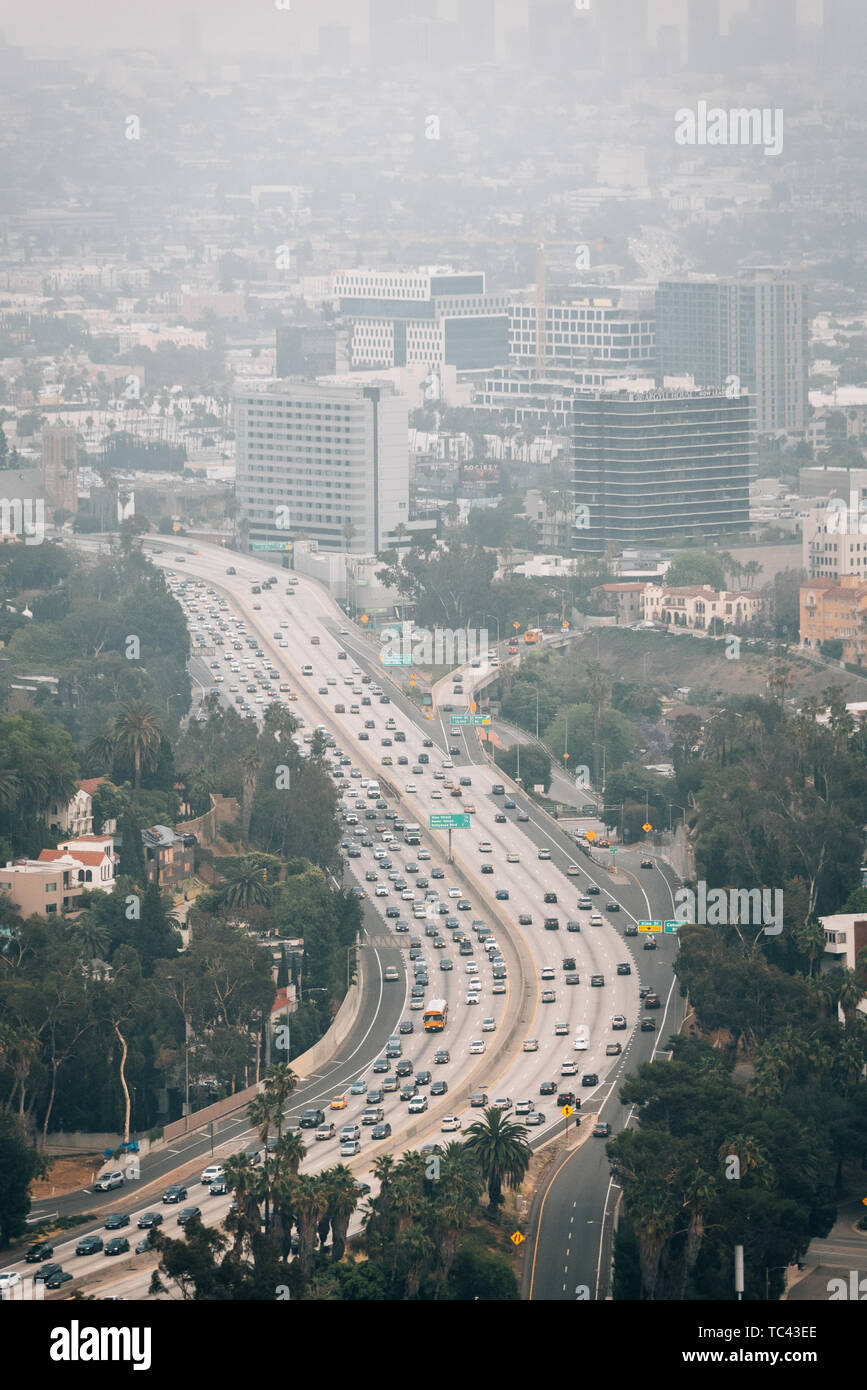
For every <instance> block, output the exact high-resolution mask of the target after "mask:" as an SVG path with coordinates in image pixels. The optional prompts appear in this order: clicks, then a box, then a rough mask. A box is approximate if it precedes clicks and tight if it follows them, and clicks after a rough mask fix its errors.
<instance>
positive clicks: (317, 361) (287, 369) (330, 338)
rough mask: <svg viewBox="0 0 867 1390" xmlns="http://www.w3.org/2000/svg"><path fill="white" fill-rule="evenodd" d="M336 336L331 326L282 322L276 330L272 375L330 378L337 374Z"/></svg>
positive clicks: (335, 330)
mask: <svg viewBox="0 0 867 1390" xmlns="http://www.w3.org/2000/svg"><path fill="white" fill-rule="evenodd" d="M337 334H338V330H337V328H336V326H335V325H333V324H321V323H312V324H306V323H285V324H281V326H280V327H279V328H278V329H277V362H276V375H277V376H279V377H286V376H301V377H306V378H308V379H309V380H313V379H314V378H315V377H317V376H333V375H334V373H335V372H336V371H337Z"/></svg>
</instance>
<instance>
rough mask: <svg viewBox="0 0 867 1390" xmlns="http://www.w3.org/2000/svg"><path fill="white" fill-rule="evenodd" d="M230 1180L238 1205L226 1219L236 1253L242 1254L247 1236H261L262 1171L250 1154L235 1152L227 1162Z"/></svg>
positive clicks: (255, 1238)
mask: <svg viewBox="0 0 867 1390" xmlns="http://www.w3.org/2000/svg"><path fill="white" fill-rule="evenodd" d="M223 1168H224V1170H225V1174H226V1183H227V1185H228V1186H229V1187H231V1188H232V1190H233V1192H234V1193H235V1203H236V1209H235V1212H234V1214H232V1215H230V1216H228V1217H227V1219H226V1226H227V1229H228V1230H230V1231H231V1232H232V1237H233V1244H232V1254H233V1256H234V1258H235V1259H238V1258H240V1254H241V1247H242V1246H243V1244H244V1239H245V1237H247V1238H249V1239H250V1240H257V1239H258V1237H259V1232H260V1230H261V1226H262V1220H261V1216H260V1214H259V1200H258V1186H259V1173H258V1171H257V1170H256V1168H254V1167H253V1163H252V1160H251V1159H250V1158H249V1156H248V1155H247V1154H232V1155H231V1156H230V1157H229V1158H227V1159H226V1161H225V1163H224V1164H223Z"/></svg>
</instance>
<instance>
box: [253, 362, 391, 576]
mask: <svg viewBox="0 0 867 1390" xmlns="http://www.w3.org/2000/svg"><path fill="white" fill-rule="evenodd" d="M235 425H236V437H237V465H236V492H237V498H238V517H239V521H240V520H244V519H246V522H247V525H248V528H249V529H248V539H249V541H250V543H251V544H252V545H260V544H263V543H267V542H271V543H274V542H277V543H281V542H283V543H285V542H286V541H291V540H292V538H293V537H296V536H298V535H300V534H301V533H303V534H304V535H305V536H307V537H308V538H309V539H310V540H315V541H317V542H318V544H319V546H320V547H321V548H322V549H324V550H339V551H343V550H347V549H348V550H350V551H351V552H352V553H354V554H361V555H369V554H372V553H376V552H379V551H380V550H383V549H385V548H386V547H387V546H388V545H389V544H392V543H393V535H394V530H395V527H396V526H399V525H400V524H401V523H403V524H404V525H405V524H406V523H407V521H408V519H409V451H408V445H407V438H408V434H407V431H408V409H407V403H406V400H405V399H404V398H403V397H401V396H398V395H397V394H395V392H394V391H393V390H392V389H391V387H390V386H388V385H385V386H364V385H361V384H359V385H357V386H356V385H354V384H353V385H350V386H330V385H327V384H326V383H322V384H316V383H312V382H304V381H267V382H258V381H256V382H253V381H248V382H241V383H239V384H238V385H237V386H236V388H235ZM347 528H351V535H348V530H347Z"/></svg>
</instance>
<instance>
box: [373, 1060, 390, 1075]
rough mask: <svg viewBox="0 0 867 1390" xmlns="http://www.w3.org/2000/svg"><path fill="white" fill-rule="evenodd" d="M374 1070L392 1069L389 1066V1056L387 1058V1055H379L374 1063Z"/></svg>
mask: <svg viewBox="0 0 867 1390" xmlns="http://www.w3.org/2000/svg"><path fill="white" fill-rule="evenodd" d="M373 1070H374V1071H375V1072H382V1071H389V1070H390V1067H389V1062H388V1058H387V1057H377V1059H376V1061H375V1062H374V1064H373Z"/></svg>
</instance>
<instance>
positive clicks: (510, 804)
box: [503, 796, 516, 811]
mask: <svg viewBox="0 0 867 1390" xmlns="http://www.w3.org/2000/svg"><path fill="white" fill-rule="evenodd" d="M503 805H504V806H505V808H506V810H507V811H514V810H515V806H516V803H515V802H514V801H513V800H512V798H511V797H510V796H509V797H507V798H506V800H505V801H504V802H503Z"/></svg>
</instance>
